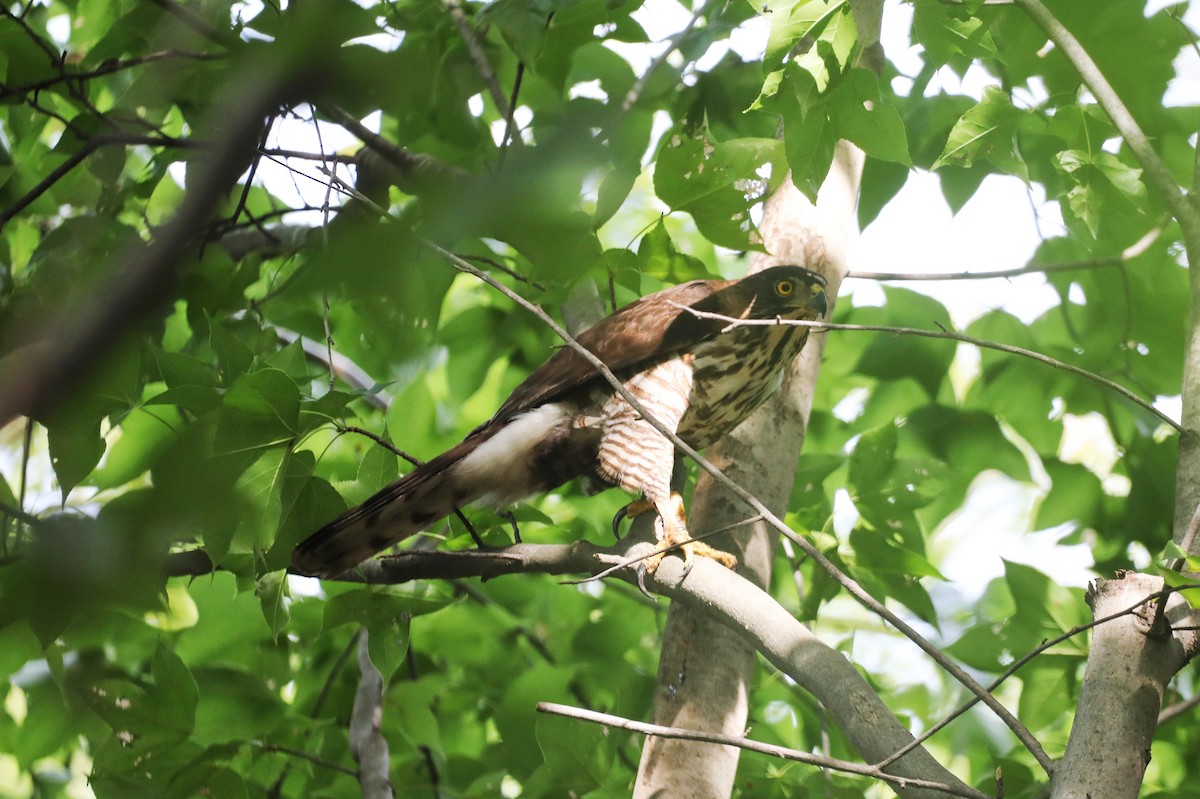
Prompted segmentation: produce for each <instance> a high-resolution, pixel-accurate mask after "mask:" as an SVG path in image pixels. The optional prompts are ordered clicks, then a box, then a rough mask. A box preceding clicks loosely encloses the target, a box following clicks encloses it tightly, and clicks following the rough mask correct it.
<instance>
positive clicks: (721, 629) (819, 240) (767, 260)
mask: <svg viewBox="0 0 1200 799" xmlns="http://www.w3.org/2000/svg"><path fill="white" fill-rule="evenodd" d="M862 163H863V156H862V153H861V151H859V150H858V148H856V147H854V146H853V145H850V144H849V143H846V142H842V143H840V144H839V145H838V151H837V156H836V158H835V162H834V166H833V169H832V170H831V171H830V175H829V177H828V178H827V179H826V181H825V184H824V185H823V186H822V188H821V192H820V194H819V196H818V203H817V205H816V206H814V205H813V204H812V203H810V202H809V201H808V200H807V199H806V198H805V197H804V196H803V195H802V194H801V193H800V192H799V191H797V190H796V188H795V187H794V186H793V185H792V183H791V181H790V180H787V181H784V183H783V185H782V186H781V187H780V188H779V190H778V191H777V192H776V193H775V194H774V195H773V196H772V197H771V199H770V201H769V202H768V203H767V207H766V210H765V211H764V215H763V222H762V225H761V226H760V229H761V231H762V234H763V239H764V243H765V245H766V248H767V251H768V254H765V255H760V256H758V257H756V258H755V259H754V261H753V263H752V265H751V271H758V270H760V269H764V268H766V267H768V266H774V265H778V264H799V265H802V266H807V267H809V268H810V269H813V270H815V271H818V272H820V273H822V274H823V275H825V276H826V278H827V279H828V280H829V285H830V294H831V298H832V296H833V295H835V294H836V292H837V287H838V285H839V284H840V283H841V279H842V277H843V276H844V275H845V273H846V271H847V259H846V252H847V248H848V245H849V242H850V238H851V236H852V234H853V230H854V227H855V223H854V209H855V203H856V200H857V196H858V183H859V178H860V177H861V174H862ZM823 344H824V339H823V336H820V335H814V336H811V337H810V339H809V342H808V344H807V345H806V346H805V348H804V351H803V353H802V354H801V356H800V358H799V359H798V360H797V362H796V364H795V366H794V367H793V369H792V370H791V372H790V373H789V374H788V376H787V378H788V379H787V380H786V381H785V384H784V387H783V389H782V390H781V391H780V392H779V393H778V394H777V395H776V396H775V397H774V398H772V400H771V401H770V402H768V403H767V404H766V405H764V406H763V407H762V408H760V409H759V410H758V411H757V412H756V413H755V414H754V415H753V416H751V417H750V418H749V419H747V420H746V422H744V423H743V424H742V425H741V426H739V427H738V428H737V430H735V431H734V432H733V433H731V434H730V435H729V436H727V437H726V438H725V439H724V440H723V441H722V442H721V443H720V444H718V445H717V446H715V447H713V448H712V449H711V450H710V451H709V452H708V453H707V455H708V458H709V459H710V460H711V461H712V462H713V463H714V464H715V465H717V466H718V467H719V468H720V469H722V470H723V471H724V472H725V474H727V475H728V476H730V477H731V478H733V480H735V481H736V482H738V483H740V484H741V485H743V486H745V487H746V488H748V489H749V490H750V491H751V492H753V493H754V494H755V495H756V496H757V497H759V499H761V500H762V501H763V502H764V503H765V504H766V505H767V507H768V508H770V509H771V510H772V511H774V512H776V513H777V514H780V515H782V513H783V510H784V508H785V506H786V504H787V499H788V495H789V494H790V492H791V488H792V482H793V478H794V475H795V471H796V462H797V459H798V457H799V455H800V447H801V444H802V443H803V440H804V431H805V427H806V425H807V423H808V413H809V410H810V409H811V407H812V395H813V387H814V385H815V383H816V378H817V371H818V368H819V366H820V361H821V353H822V351H823V349H824V346H823ZM690 514H691V515H690V523H689V527H691V529H693V530H695V531H696V532H697V533H703V532H704V531H705V530H714V529H719V528H721V527H725V526H727V525H730V524H733V523H735V522H738V521H741V520H743V519H745V518H746V517H747V516H748V515H749V510H748V509H747V508H746V507H745V506H744V505H743V504H742V503H741V502H738V501H737V500H735V499H734V498H732V497H730V496H729V495H728V493H726V492H725V491H723V490H722V489H720V488H719V487H718V486H716V485H715V483H714V482H713V481H712V480H711V479H708V477H707V475H705V476H702V477H701V478H700V480H699V482H698V483H697V486H696V491H695V494H694V496H693V499H692V503H691V507H690ZM716 545H717V546H718V548H723V549H727V550H728V551H731V552H734V553H736V554H737V556H738V562H739V566H738V568H739V571H741V573H742V574H744V575H745V576H746V577H747V578H748V579H750V580H751V581H752V582H754V583H756V584H757V585H759V586H766V585H767V582H768V580H769V578H770V570H771V561H772V557H773V554H772V550H773V547H774V545H775V536H774V535H771V534H770V533H768V531H767V528H766V526H765V525H761V524H758V525H753V526H749V527H743V528H741V529H740V530H739V531H737V532H735V533H733V534H732V535H731V536H730V537H729V538H728V539H727V540H726V541H724V542H722V541H721V540H718V541H717V543H716ZM754 659H755V653H754V650H753V649H752V648H751V647H750V646H749V645H747V644H746V643H745V641H744V640H743V639H742V638H741V637H739V636H738V635H737V634H736V633H734V632H733V631H732V630H730V629H728V628H726V627H725V626H723V625H721V624H719V623H717V622H715V621H713V620H712V619H710V618H709V617H707V616H705V615H704V614H703V613H701V612H699V611H697V610H693V609H691V608H688V607H687V606H685V605H683V604H682V603H672V605H671V608H670V610H669V612H668V615H667V623H666V629H665V631H664V635H663V646H662V655H661V659H660V661H659V674H658V685H657V687H656V690H655V697H654V723H656V724H662V725H667V726H675V727H686V728H689V729H695V730H706V731H714V732H721V733H725V734H729V735H740V734H742V732H743V731H744V730H745V727H746V717H747V707H748V705H747V695H748V691H749V686H750V684H751V681H752V679H753V672H754ZM738 755H739V750H738V749H736V748H733V747H726V746H717V745H714V744H706V743H698V742H692V741H682V740H675V739H663V738H654V737H649V738H647V739H646V743H645V746H644V748H643V750H642V760H641V764H640V767H639V769H638V776H637V782H636V784H635V789H634V797H635V798H636V799H650V797H655V798H656V799H664V798H665V797H689V799H707V798H708V797H712V799H720V798H722V797H728V796H729V795H730V793H731V791H732V788H733V780H734V775H735V773H736V771H737V764H738Z"/></svg>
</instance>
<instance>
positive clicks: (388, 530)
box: [292, 439, 477, 577]
mask: <svg viewBox="0 0 1200 799" xmlns="http://www.w3.org/2000/svg"><path fill="white" fill-rule="evenodd" d="M476 445H477V442H475V441H472V440H471V439H468V440H467V441H464V442H463V443H461V444H459V445H458V446H456V447H454V448H453V449H451V450H449V451H447V452H445V453H443V454H441V455H439V456H438V457H436V458H434V459H433V460H431V461H429V462H428V463H426V464H424V465H422V466H418V467H417V468H416V469H414V470H413V471H411V472H409V473H408V474H406V475H405V476H404V477H401V478H400V479H399V480H397V481H396V482H395V483H392V484H391V485H390V486H388V487H387V488H384V489H383V490H381V491H379V492H378V493H377V494H375V495H374V496H372V497H371V498H370V499H368V500H367V501H366V502H364V503H362V504H361V505H359V506H358V507H355V508H351V509H350V510H348V511H346V512H345V513H343V514H342V515H341V516H338V517H337V518H336V519H334V520H333V521H331V522H330V523H329V524H327V525H325V526H324V527H322V528H321V529H320V530H317V531H316V532H315V533H313V534H312V535H310V536H309V537H308V538H306V539H304V541H302V542H300V544H299V545H298V546H297V547H296V549H295V550H294V551H293V552H292V566H293V567H294V568H295V570H296V571H298V572H300V573H302V574H308V575H312V576H314V577H333V576H335V575H338V574H341V573H342V572H344V571H346V570H347V569H349V568H352V567H354V566H356V565H358V564H359V563H362V562H363V561H364V560H366V559H367V558H369V557H371V556H372V555H374V554H375V553H376V552H380V551H382V550H384V549H387V548H388V547H390V546H393V545H394V544H397V543H399V542H400V541H403V540H404V539H405V538H408V537H409V536H410V535H413V534H415V533H419V532H420V531H421V530H424V529H425V528H426V527H428V526H429V525H431V524H433V523H434V522H436V521H438V520H439V519H442V518H444V517H446V516H449V515H450V514H451V513H453V512H454V510H455V508H457V507H460V506H462V505H465V504H467V503H469V502H471V501H472V500H474V499H476V497H473V496H463V495H460V494H456V489H455V483H456V482H458V481H456V480H455V479H454V470H455V467H457V466H458V465H459V462H460V461H461V460H462V459H463V458H464V457H466V456H467V455H468V454H470V452H471V451H472V450H473V449H474V448H475V446H476ZM459 490H460V491H461V489H459Z"/></svg>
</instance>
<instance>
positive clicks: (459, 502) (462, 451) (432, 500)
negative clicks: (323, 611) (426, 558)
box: [292, 403, 598, 577]
mask: <svg viewBox="0 0 1200 799" xmlns="http://www.w3.org/2000/svg"><path fill="white" fill-rule="evenodd" d="M575 410H576V409H575V408H574V406H572V405H569V404H563V403H550V404H547V405H542V406H539V407H537V408H534V409H533V410H529V411H525V412H522V413H518V414H516V415H514V416H512V417H511V418H508V419H500V418H496V419H493V420H492V421H490V422H488V423H487V424H485V425H483V426H481V427H478V428H476V429H475V431H474V432H472V433H471V434H470V435H468V436H467V437H466V439H464V440H463V441H462V443H460V444H458V445H457V446H455V447H453V448H452V449H450V450H447V451H446V452H443V453H442V454H441V455H439V456H437V457H436V458H434V459H433V460H431V461H429V462H428V463H425V464H423V465H421V466H418V467H417V468H415V469H413V470H412V471H411V472H409V473H408V474H406V475H404V477H401V478H400V479H399V480H397V481H396V482H394V483H392V484H391V485H390V486H388V487H387V488H384V489H383V490H382V491H379V492H378V493H376V494H375V495H374V496H372V497H371V498H370V499H368V500H367V501H366V502H364V503H362V504H361V505H359V506H358V507H355V508H351V509H350V510H348V511H346V512H345V513H343V514H342V515H341V516H338V517H337V518H336V519H334V520H333V521H331V522H330V523H329V524H327V525H325V526H324V527H322V528H321V529H320V530H318V531H317V532H315V533H313V534H312V535H311V536H309V537H308V538H306V539H305V540H304V541H302V542H301V543H300V545H299V546H297V547H296V549H295V550H294V551H293V552H292V565H293V566H294V567H295V569H296V571H299V572H303V573H304V574H310V575H313V576H317V577H332V576H334V575H337V574H341V573H342V572H344V571H346V569H349V568H351V567H353V566H356V565H358V564H359V563H361V562H362V561H364V560H366V559H367V558H369V557H371V556H372V555H374V554H375V553H376V552H380V551H382V550H384V549H387V548H388V547H391V546H394V545H395V544H397V543H399V542H400V541H403V540H404V539H405V538H408V537H409V536H411V535H415V534H416V533H419V532H421V531H422V530H424V529H426V528H427V527H429V526H430V525H432V524H434V523H435V522H438V521H440V520H441V519H444V518H445V517H447V516H449V515H450V514H451V513H453V512H454V511H455V510H457V509H459V508H463V507H466V506H467V505H470V504H471V503H473V502H480V503H483V504H487V505H494V506H502V505H508V504H511V503H513V502H517V501H519V500H522V499H524V498H525V497H528V496H529V495H531V494H534V493H537V492H539V491H546V490H548V489H550V488H554V487H555V486H558V485H561V484H563V483H565V482H566V481H567V480H570V479H571V478H573V477H576V476H578V475H579V474H581V473H582V471H583V469H584V468H585V465H586V464H590V463H591V462H592V460H593V459H594V453H595V447H596V444H595V440H596V438H597V437H598V436H597V435H595V434H592V433H591V432H589V431H587V430H585V429H584V428H577V429H575V428H572V427H571V426H570V424H571V420H572V419H573V418H574V413H575ZM572 437H573V438H574V439H575V441H576V442H577V443H576V446H577V448H582V449H583V450H584V452H583V453H581V454H578V455H576V456H575V457H574V458H567V459H566V460H567V464H568V465H567V468H566V469H559V468H555V467H554V463H553V462H551V463H549V464H547V463H546V462H545V458H544V454H545V453H544V452H543V450H544V449H545V448H546V447H548V446H549V447H552V448H553V449H554V450H555V451H556V453H561V452H563V451H566V450H568V449H569V447H568V446H567V445H566V441H567V439H571V438H572Z"/></svg>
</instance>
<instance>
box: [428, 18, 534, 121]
mask: <svg viewBox="0 0 1200 799" xmlns="http://www.w3.org/2000/svg"><path fill="white" fill-rule="evenodd" d="M446 8H447V9H448V10H449V11H450V18H451V19H452V20H454V26H455V27H456V28H458V33H459V35H460V36H462V39H463V43H465V44H466V45H467V53H468V55H470V56H471V63H472V64H474V65H475V70H476V71H477V72H478V73H479V77H481V78H483V85H485V86H487V90H488V94H490V95H491V96H492V102H493V103H495V104H496V110H497V111H498V112H499V113H500V116H501V118H503V119H508V118H509V117H510V115H511V114H512V108H511V107H510V106H509V103H508V98H506V97H505V96H504V89H502V88H501V87H500V80H499V79H498V78H497V77H496V70H494V69H492V63H491V62H490V61H488V57H487V53H485V52H484V51H483V47H482V46H481V45H480V43H479V36H478V35H477V34H476V32H475V29H474V28H472V27H471V23H470V21H468V20H467V15H466V12H464V11H463V7H462V2H461V0H446ZM513 142H514V143H515V144H518V145H519V144H520V143H521V142H520V137H519V136H514V137H513Z"/></svg>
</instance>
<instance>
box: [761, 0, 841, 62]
mask: <svg viewBox="0 0 1200 799" xmlns="http://www.w3.org/2000/svg"><path fill="white" fill-rule="evenodd" d="M755 9H756V10H757V11H759V12H760V13H762V14H763V16H765V17H766V18H767V19H768V20H769V21H770V23H771V33H770V35H769V36H768V37H767V52H766V59H765V60H764V62H763V66H764V68H765V69H772V68H775V67H776V66H778V65H782V64H783V63H784V60H785V58H786V57H787V55H788V54H789V53H790V52H791V51H792V48H793V47H795V46H796V43H797V42H799V41H800V40H801V39H804V38H806V37H810V38H814V39H819V40H821V41H825V42H829V43H831V44H836V51H837V52H838V55H839V62H840V63H841V64H843V65H844V64H846V63H847V61H848V59H849V55H850V48H851V47H852V45H853V43H854V23H853V19H852V18H851V16H850V7H849V4H848V3H845V2H842V0H832V2H830V1H828V0H768V2H767V3H765V4H762V5H760V6H756V7H755Z"/></svg>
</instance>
